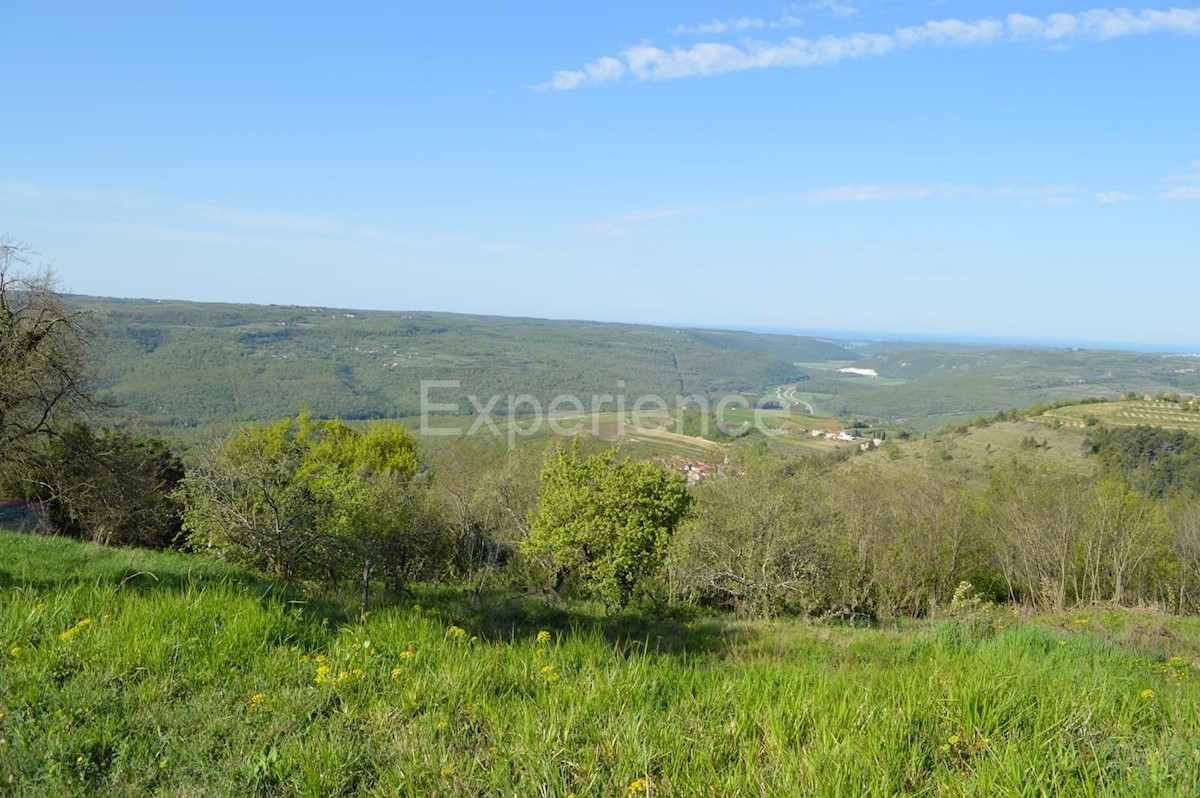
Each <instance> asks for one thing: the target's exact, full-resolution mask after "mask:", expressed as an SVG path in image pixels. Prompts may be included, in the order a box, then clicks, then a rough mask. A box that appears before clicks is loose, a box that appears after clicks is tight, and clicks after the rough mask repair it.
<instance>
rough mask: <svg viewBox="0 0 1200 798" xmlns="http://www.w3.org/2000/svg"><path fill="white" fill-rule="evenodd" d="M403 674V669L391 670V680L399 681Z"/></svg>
mask: <svg viewBox="0 0 1200 798" xmlns="http://www.w3.org/2000/svg"><path fill="white" fill-rule="evenodd" d="M403 673H404V668H392V678H393V679H399V678H400V676H401V675H402V674H403Z"/></svg>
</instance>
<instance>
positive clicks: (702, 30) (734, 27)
mask: <svg viewBox="0 0 1200 798" xmlns="http://www.w3.org/2000/svg"><path fill="white" fill-rule="evenodd" d="M766 26H767V21H766V20H765V19H763V18H762V17H738V18H737V19H713V20H710V21H708V22H701V23H699V24H698V25H676V26H675V27H673V28H669V29H668V30H667V33H669V34H670V35H672V36H712V35H720V34H722V33H728V32H730V31H734V32H737V31H747V30H761V29H762V28H765V27H766Z"/></svg>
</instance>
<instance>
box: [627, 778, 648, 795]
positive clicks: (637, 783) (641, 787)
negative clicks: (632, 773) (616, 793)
mask: <svg viewBox="0 0 1200 798" xmlns="http://www.w3.org/2000/svg"><path fill="white" fill-rule="evenodd" d="M645 791H646V780H645V779H634V780H633V781H632V782H630V784H629V794H630V795H638V794H640V793H644V792H645Z"/></svg>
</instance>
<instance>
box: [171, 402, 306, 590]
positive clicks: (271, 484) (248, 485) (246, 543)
mask: <svg viewBox="0 0 1200 798" xmlns="http://www.w3.org/2000/svg"><path fill="white" fill-rule="evenodd" d="M312 435H313V428H312V423H311V420H310V419H308V417H307V416H306V415H305V414H303V413H302V414H301V415H300V417H299V418H298V419H297V420H296V421H292V420H291V419H288V420H285V421H281V422H279V423H277V424H270V425H247V426H244V427H241V428H239V429H238V430H236V431H235V432H233V433H232V434H231V435H230V436H229V437H228V438H227V439H226V440H225V441H223V442H221V443H219V444H217V445H214V446H211V447H209V449H208V450H207V451H205V452H204V453H203V454H202V455H201V457H200V461H199V462H198V463H197V464H196V467H195V468H193V469H192V470H191V471H189V472H188V474H187V476H186V477H185V478H184V480H183V482H182V484H181V486H180V496H181V498H182V500H183V503H184V513H183V527H184V530H185V531H186V532H187V533H188V535H189V541H190V543H191V545H192V546H193V547H194V548H197V549H200V550H205V551H211V552H213V553H215V554H217V555H218V556H221V557H223V558H224V559H228V560H231V561H233V562H237V563H241V564H243V565H248V566H250V567H253V568H256V569H258V570H260V571H263V572H264V573H269V574H274V575H277V576H280V577H282V578H284V579H286V580H287V581H289V582H290V581H294V580H296V579H299V578H302V577H306V576H310V575H312V574H313V573H314V572H315V571H316V570H317V569H318V566H319V565H320V561H319V549H318V542H319V541H320V531H319V530H318V529H317V525H316V518H317V510H318V507H317V502H316V500H315V497H314V496H313V495H312V493H311V491H310V490H309V488H308V485H307V484H305V482H304V481H303V480H299V479H297V478H296V477H297V474H298V473H299V471H300V469H301V468H302V467H303V465H304V460H305V456H306V454H307V451H308V449H309V448H311V446H312Z"/></svg>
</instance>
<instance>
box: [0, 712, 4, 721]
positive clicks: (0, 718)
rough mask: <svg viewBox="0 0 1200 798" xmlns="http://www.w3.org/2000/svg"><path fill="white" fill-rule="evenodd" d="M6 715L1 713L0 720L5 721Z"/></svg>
mask: <svg viewBox="0 0 1200 798" xmlns="http://www.w3.org/2000/svg"><path fill="white" fill-rule="evenodd" d="M4 715H5V713H4V712H0V720H4Z"/></svg>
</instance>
